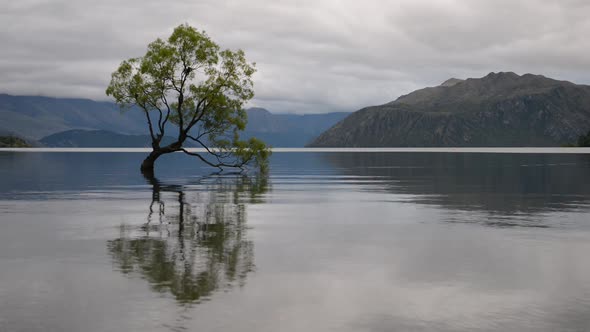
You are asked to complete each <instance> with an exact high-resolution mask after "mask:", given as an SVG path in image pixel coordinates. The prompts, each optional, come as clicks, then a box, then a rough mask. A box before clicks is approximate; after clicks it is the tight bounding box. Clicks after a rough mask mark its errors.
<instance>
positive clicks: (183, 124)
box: [106, 24, 270, 174]
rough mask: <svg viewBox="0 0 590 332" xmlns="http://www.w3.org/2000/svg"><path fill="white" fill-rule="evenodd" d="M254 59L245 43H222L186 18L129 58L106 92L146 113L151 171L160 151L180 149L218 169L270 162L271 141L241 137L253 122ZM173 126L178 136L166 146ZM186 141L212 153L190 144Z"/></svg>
mask: <svg viewBox="0 0 590 332" xmlns="http://www.w3.org/2000/svg"><path fill="white" fill-rule="evenodd" d="M254 66H255V64H254V63H248V62H247V61H246V58H245V55H244V52H243V51H242V50H238V51H231V50H221V49H220V47H219V46H218V45H217V44H216V43H215V42H213V41H212V40H211V39H210V38H209V37H208V36H207V34H206V33H205V32H201V31H198V30H196V29H195V28H193V27H191V26H189V25H188V24H183V25H180V26H178V27H176V28H175V29H174V32H173V33H172V35H171V36H170V37H169V38H168V40H166V41H164V40H161V39H159V38H158V39H156V40H155V41H154V42H152V43H150V44H149V45H148V49H147V52H146V54H145V55H144V56H143V57H138V58H131V59H128V60H126V61H123V62H122V63H121V65H120V66H119V68H118V69H117V70H116V71H115V72H114V73H113V74H112V78H111V82H110V84H109V86H108V88H107V90H106V94H107V95H109V96H112V97H113V98H114V99H115V101H116V102H117V104H118V105H119V106H120V107H121V109H122V110H129V109H132V108H139V109H140V110H141V111H142V112H143V113H144V114H145V117H146V120H147V125H148V129H149V133H150V136H151V139H152V149H153V150H152V152H151V153H150V154H149V155H148V156H147V158H145V160H144V161H143V163H142V164H141V171H142V173H145V174H153V172H154V163H155V162H156V160H157V159H158V158H159V157H160V156H162V155H164V154H167V153H172V152H178V151H182V152H184V153H186V154H188V155H191V156H194V157H197V158H199V159H200V160H202V161H203V162H205V163H206V164H208V165H210V166H212V167H217V168H219V169H223V168H224V167H238V168H243V167H244V166H245V165H246V164H248V163H250V162H253V163H254V164H256V166H258V167H261V168H264V167H266V165H267V162H268V157H269V155H270V149H269V148H268V147H267V146H266V144H264V142H262V141H260V140H258V139H256V138H250V139H249V140H247V141H246V140H241V139H240V137H239V133H240V131H243V130H244V128H245V126H246V122H247V114H246V111H245V110H244V108H243V106H244V104H245V103H246V102H247V101H248V100H250V99H251V98H252V97H253V96H254V91H253V83H252V79H251V77H252V75H253V74H254V72H255V71H256V70H255V68H254ZM168 130H171V131H172V130H173V131H174V132H173V133H169V135H173V137H175V141H174V142H173V143H170V144H168V145H162V139H163V138H164V136H165V135H166V134H167V131H168ZM187 140H190V141H194V142H196V143H197V144H198V145H200V146H201V147H203V148H204V149H206V151H207V153H204V154H199V153H193V152H190V151H188V150H186V149H185V148H184V145H185V142H187Z"/></svg>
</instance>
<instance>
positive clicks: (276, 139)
mask: <svg viewBox="0 0 590 332" xmlns="http://www.w3.org/2000/svg"><path fill="white" fill-rule="evenodd" d="M349 114H350V113H344V112H336V113H325V114H303V115H299V114H272V113H270V112H269V111H267V110H265V109H263V108H250V109H248V125H247V126H246V130H245V131H244V133H243V134H242V135H243V137H245V138H249V137H257V138H259V139H261V140H263V141H265V142H266V143H267V144H270V145H271V146H275V147H303V146H305V144H308V143H310V142H311V141H312V140H313V139H315V138H316V137H318V136H319V135H320V134H321V133H322V132H324V131H325V130H327V129H328V128H330V127H332V126H333V125H334V124H336V123H337V122H338V121H340V120H342V119H344V118H345V117H346V116H347V115H349Z"/></svg>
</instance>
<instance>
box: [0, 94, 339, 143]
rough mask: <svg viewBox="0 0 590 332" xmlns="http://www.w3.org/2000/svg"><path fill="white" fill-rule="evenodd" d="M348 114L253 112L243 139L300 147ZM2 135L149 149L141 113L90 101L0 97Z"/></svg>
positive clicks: (0, 131)
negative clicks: (252, 138) (255, 139)
mask: <svg viewBox="0 0 590 332" xmlns="http://www.w3.org/2000/svg"><path fill="white" fill-rule="evenodd" d="M348 114H349V113H328V114H306V115H297V114H273V113H270V112H269V111H267V110H265V109H261V108H252V109H249V110H248V117H249V119H248V120H249V121H248V125H247V127H246V130H245V132H244V134H243V136H244V137H246V138H248V137H252V136H255V137H258V138H260V139H263V140H265V141H266V142H267V143H268V144H270V145H271V146H275V147H302V146H304V145H305V144H307V143H309V142H310V141H312V140H313V139H314V138H316V137H317V136H318V135H319V134H321V133H322V132H323V131H325V130H326V129H328V128H330V127H331V126H333V125H334V124H335V123H337V122H338V121H340V120H342V119H344V118H345V117H346V116H347V115H348ZM0 133H11V134H12V133H18V135H19V136H22V137H25V138H27V139H29V140H40V141H41V143H42V144H45V145H47V146H70V147H97V146H104V147H112V146H121V147H131V146H134V147H135V146H150V145H149V143H147V144H146V143H145V140H146V139H148V138H149V137H148V132H147V125H146V120H145V116H144V115H143V114H142V113H141V112H139V111H138V110H131V111H127V112H125V113H121V112H120V110H119V108H118V106H117V105H115V104H114V103H110V102H96V101H93V100H89V99H68V98H49V97H34V96H11V95H6V94H0ZM55 134H59V135H55ZM7 135H8V134H7Z"/></svg>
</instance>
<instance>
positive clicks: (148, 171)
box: [141, 142, 182, 177]
mask: <svg viewBox="0 0 590 332" xmlns="http://www.w3.org/2000/svg"><path fill="white" fill-rule="evenodd" d="M181 147H182V142H174V143H172V144H170V145H168V146H165V147H163V148H160V147H157V148H156V147H154V148H153V150H152V152H150V154H149V155H148V156H147V157H146V158H145V159H144V160H143V162H142V163H141V173H142V174H143V175H144V176H147V177H153V176H154V164H155V163H156V160H157V159H158V158H160V156H161V155H163V154H167V153H172V152H176V151H180V149H181Z"/></svg>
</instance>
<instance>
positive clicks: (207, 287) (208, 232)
mask: <svg viewBox="0 0 590 332" xmlns="http://www.w3.org/2000/svg"><path fill="white" fill-rule="evenodd" d="M146 179H147V181H148V183H149V184H150V185H151V187H152V198H151V203H150V204H149V206H148V208H147V212H146V214H147V215H146V222H145V223H143V224H142V225H139V226H136V227H129V226H121V228H120V235H119V238H117V239H114V240H110V241H108V243H107V247H108V251H109V253H110V255H111V256H112V259H113V263H114V265H115V269H116V270H118V271H120V272H122V273H123V274H125V275H127V276H129V277H131V278H137V277H139V278H142V279H145V280H147V281H148V282H149V284H150V286H151V288H152V290H154V291H156V292H159V293H167V294H171V295H172V296H173V297H174V298H175V299H176V301H177V302H178V303H179V304H185V305H189V304H192V303H199V302H200V301H202V300H206V299H207V298H208V297H210V296H211V295H212V294H213V293H214V292H215V291H216V290H228V289H231V288H232V287H235V286H243V285H244V283H245V282H246V278H247V276H248V274H249V273H250V272H252V271H253V270H254V267H255V266H254V245H253V243H252V241H251V240H249V239H248V236H247V223H246V221H247V214H246V205H247V204H251V203H259V202H262V201H263V199H264V198H263V197H262V194H264V193H265V192H266V191H267V190H268V179H267V177H266V176H257V177H255V178H252V177H248V176H245V175H235V174H234V175H225V176H207V177H202V178H199V179H198V180H197V181H194V182H192V183H187V184H174V183H163V182H161V181H159V180H158V179H156V178H154V177H148V178H146Z"/></svg>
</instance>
